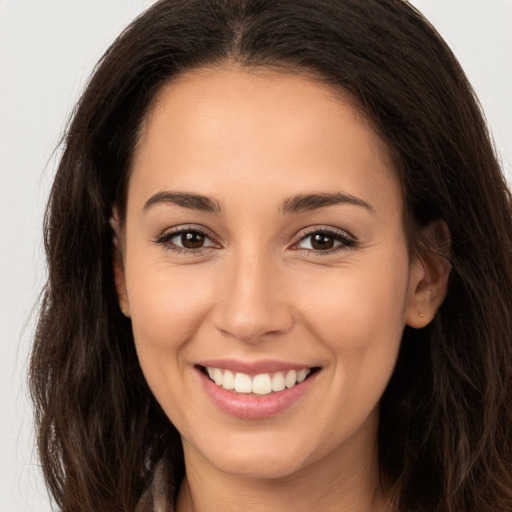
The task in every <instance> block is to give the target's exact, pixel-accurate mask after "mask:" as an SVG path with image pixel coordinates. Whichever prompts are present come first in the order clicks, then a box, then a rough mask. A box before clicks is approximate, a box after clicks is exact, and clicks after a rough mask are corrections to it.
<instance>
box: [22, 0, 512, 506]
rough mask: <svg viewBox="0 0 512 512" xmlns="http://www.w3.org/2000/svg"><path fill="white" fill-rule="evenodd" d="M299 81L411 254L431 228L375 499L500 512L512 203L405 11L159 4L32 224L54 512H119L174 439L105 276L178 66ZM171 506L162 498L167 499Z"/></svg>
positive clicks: (385, 420)
mask: <svg viewBox="0 0 512 512" xmlns="http://www.w3.org/2000/svg"><path fill="white" fill-rule="evenodd" d="M228 61H229V62H236V63H238V64H239V65H241V66H248V67H273V68H275V67H277V68H282V69H283V70H288V71H290V70H291V71H293V70H299V71H301V70H302V71H307V72H308V73H311V74H312V75H313V76H315V77H317V79H318V80H319V81H322V82H326V83H328V84H330V85H332V86H333V87H335V88H339V89H340V90H342V91H344V92H345V93H348V94H349V95H350V96H351V97H352V98H353V100H354V101H355V103H356V104H357V105H358V107H359V108H360V109H361V111H362V112H363V113H364V114H365V115H366V116H367V117H368V119H369V120H370V121H371V122H372V123H373V125H374V126H375V128H376V130H377V131H378V133H379V135H380V136H381V137H382V139H383V140H384V142H385V143H386V144H387V146H388V147H389V148H390V150H391V151H392V153H393V155H394V157H395V164H396V165H395V166H396V172H397V175H398V179H399V181H400V183H401V187H402V190H403V196H404V203H405V216H406V220H405V223H406V225H407V229H408V235H409V238H410V244H411V248H412V250H421V251H428V250H435V247H432V243H431V241H429V240H422V239H421V236H420V235H418V233H421V227H422V226H424V225H426V224H427V223H429V222H431V221H433V220H436V219H442V220H443V221H444V222H445V223H446V225H447V226H448V229H449V231H450V237H451V245H450V248H449V249H448V248H446V255H447V257H448V258H449V259H450V263H451V265H452V274H451V280H450V284H449V291H448V294H447V296H446V299H445V301H444V303H443V305H442V306H441V308H440V310H439V312H438V313H437V315H436V317H435V319H434V321H433V322H432V323H431V324H430V325H429V326H428V327H427V328H425V329H422V330H413V329H410V328H406V330H405V332H404V336H403V340H402V347H401V352H400V355H399V360H398V363H397V366H396V369H395V372H394V374H393V376H392V379H391V381H390V383H389V385H388V388H387V390H386V392H385V394H384V396H383V398H382V403H381V417H380V431H379V457H380V467H381V473H382V481H383V485H385V486H386V489H387V491H388V493H389V494H390V496H392V499H393V507H394V510H396V511H401V512H427V511H428V512H498V511H499V512H501V511H503V512H505V511H507V510H512V315H511V312H512V203H511V196H510V192H509V190H508V188H507V185H506V182H505V179H504V177H503V174H502V172H501V170H500V166H499V164H498V162H497V158H496V156H495V153H494V151H493V146H492V143H491V142H490V137H489V134H488V132H487V129H486V126H485V123H484V120H483V116H482V113H481V111H480V109H479V105H478V102H477V100H476V99H475V96H474V93H473V91H472V89H471V87H470V85H469V84H468V82H467V79H466V77H465V76H464V73H463V71H462V70H461V68H460V66H459V64H458V63H457V61H456V59H455V57H454V56H453V54H452V53H451V51H450V50H449V49H448V47H447V46H446V44H445V43H444V41H443V40H442V39H441V38H440V36H439V35H438V34H437V33H436V32H435V30H434V29H433V28H432V27H431V26H430V25H429V23H428V22H427V21H426V20H425V19H424V18H423V17H422V16H421V15H420V14H419V13H418V12H417V11H416V10H415V9H414V8H412V7H411V6H410V5H409V4H408V3H407V2H405V1H403V0H365V1H361V0H281V1H276V2H268V1H265V0H160V1H159V2H157V3H155V4H154V5H153V6H152V7H150V8H149V9H148V10H147V11H146V12H145V13H144V14H142V15H141V16H140V17H139V18H137V19H136V20H135V21H134V22H133V23H132V24H131V25H130V26H129V27H128V28H127V29H126V30H125V31H124V32H123V34H121V36H120V37H119V38H118V39H117V40H116V41H115V42H114V44H113V45H112V46H111V48H110V49H109V50H108V51H107V52H106V53H105V55H104V56H103V58H102V60H101V61H100V63H99V65H98V67H97V69H96V71H95V73H94V75H93V76H92V78H91V80H90V82H89V84H88V86H87V88H86V90H85V92H84V94H83V96H82V98H81V100H80V102H79V104H78V107H77V109H76V111H75V113H74V115H73V118H72V120H71V122H70V125H69V128H68V131H67V134H66V137H65V140H64V151H63V155H62V159H61V161H60V165H59V167H58V170H57V174H56V177H55V181H54V185H53V188H52V192H51V197H50V200H49V203H48V208H47V212H46V218H45V248H46V255H47V261H48V269H49V276H48V281H47V284H46V286H45V289H44V294H43V299H42V303H41V309H40V318H39V323H38V327H37V332H36V335H35V341H34V348H33V354H32V360H31V368H30V383H31V391H32V396H33V400H34V404H35V410H36V421H37V428H38V443H39V453H40V457H41V463H42V468H43V471H44V475H45V478H46V481H47V485H48V488H49V490H50V492H51V494H52V496H53V498H54V500H55V502H56V503H57V505H58V506H59V507H60V509H62V510H63V511H64V512H91V511H107V510H108V511H115V510H119V511H121V510H122V511H130V510H135V508H136V506H137V503H138V502H139V501H140V499H141V496H142V495H143V494H144V492H145V491H147V489H148V487H149V486H150V483H151V481H152V479H153V475H154V473H155V468H156V467H157V465H158V463H159V461H161V460H162V459H163V460H165V461H166V462H167V464H168V465H169V466H170V472H171V476H172V478H173V479H174V482H175V484H176V486H177V484H178V482H179V481H180V479H181V478H182V476H183V472H184V468H183V455H182V449H181V443H180V438H179V434H178V432H177V430H176V429H175V428H174V426H173V425H172V424H171V423H170V421H169V420H168V419H167V417H166V416H165V414H164V413H163V411H162V410H161V408H160V406H159V405H158V403H157V402H156V400H155V399H154V397H153V396H152V394H151V392H150V390H149V388H148V386H147V384H146V382H145V379H144V376H143V375H142V371H141V369H140V367H139V364H138V360H137V355H136V353H135V348H134V342H133V334H132V331H131V325H130V321H129V320H128V319H127V318H125V317H124V316H123V315H122V314H121V312H120V311H119V306H118V301H117V296H116V291H115V286H114V277H113V271H112V236H113V233H112V229H111V227H110V224H109V218H110V216H111V212H112V209H113V208H114V207H116V208H117V209H118V211H119V213H120V216H121V218H122V216H123V212H124V208H125V202H126V189H127V183H128V179H129V170H130V163H131V156H132V153H133V150H134V147H135V145H136V143H137V138H138V133H139V131H140V127H141V124H142V122H143V120H144V116H145V114H146V113H147V111H148V109H149V107H150V105H151V103H152V101H153V99H154V98H155V95H156V93H157V92H158V91H159V89H160V88H161V87H162V86H163V85H164V84H165V83H166V82H168V81H169V80H171V79H172V78H173V77H175V76H177V75H179V74H180V73H182V72H183V71H185V70H187V69H192V68H197V67H200V66H217V65H221V64H222V63H224V62H228ZM172 499H173V496H170V497H169V500H170V501H172Z"/></svg>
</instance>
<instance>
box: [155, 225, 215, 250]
mask: <svg viewBox="0 0 512 512" xmlns="http://www.w3.org/2000/svg"><path fill="white" fill-rule="evenodd" d="M156 243H158V244H160V245H162V246H163V247H164V249H165V250H169V251H174V252H176V253H183V252H187V251H188V252H190V253H200V252H201V250H202V249H210V248H214V247H217V245H216V244H215V242H214V241H213V240H212V239H211V238H210V237H209V236H208V235H207V234H206V233H203V231H201V230H199V229H188V228H185V229H180V230H177V231H174V232H171V233H166V234H164V235H162V236H161V237H160V238H158V239H157V240H156Z"/></svg>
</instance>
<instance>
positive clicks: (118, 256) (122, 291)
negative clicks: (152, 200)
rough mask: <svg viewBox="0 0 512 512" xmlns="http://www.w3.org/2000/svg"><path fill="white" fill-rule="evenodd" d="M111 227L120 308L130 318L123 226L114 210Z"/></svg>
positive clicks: (113, 260)
mask: <svg viewBox="0 0 512 512" xmlns="http://www.w3.org/2000/svg"><path fill="white" fill-rule="evenodd" d="M110 226H111V228H112V231H113V232H114V235H113V237H112V267H113V271H114V284H115V287H116V291H117V299H118V301H119V308H120V309H121V312H122V313H123V315H124V316H126V317H130V304H129V302H128V293H127V291H126V276H125V270H124V251H123V244H122V237H121V225H120V221H119V214H118V212H117V209H115V208H114V211H113V212H112V217H111V218H110Z"/></svg>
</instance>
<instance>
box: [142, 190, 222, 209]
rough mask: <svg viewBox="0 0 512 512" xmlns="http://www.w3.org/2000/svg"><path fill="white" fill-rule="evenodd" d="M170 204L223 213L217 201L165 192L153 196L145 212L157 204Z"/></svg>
mask: <svg viewBox="0 0 512 512" xmlns="http://www.w3.org/2000/svg"><path fill="white" fill-rule="evenodd" d="M161 203H170V204H174V205H177V206H181V207H182V208H189V209H190V210H201V211H203V212H208V213H215V214H219V213H221V211H222V209H221V207H220V204H219V203H218V202H217V201H214V200H213V199H211V198H209V197H208V196H203V195H200V194H191V193H189V192H170V191H167V190H163V191H161V192H157V193H156V194H154V195H153V196H151V197H150V198H149V199H148V200H147V201H146V202H145V204H144V208H143V209H144V211H148V210H149V209H150V208H152V207H153V206H155V205H157V204H161Z"/></svg>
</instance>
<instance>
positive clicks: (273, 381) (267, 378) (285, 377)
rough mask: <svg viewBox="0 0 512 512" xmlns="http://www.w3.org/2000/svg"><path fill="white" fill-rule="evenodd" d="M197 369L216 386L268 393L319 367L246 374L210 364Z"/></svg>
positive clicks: (262, 393)
mask: <svg viewBox="0 0 512 512" xmlns="http://www.w3.org/2000/svg"><path fill="white" fill-rule="evenodd" d="M199 369H200V370H201V371H202V372H203V373H204V374H205V375H207V376H208V377H209V379H210V380H211V381H212V382H214V383H215V384H216V385H217V386H219V387H221V388H223V389H226V390H229V391H234V392H235V393H243V394H254V395H270V394H271V393H278V392H280V391H283V390H285V389H290V388H293V387H295V386H297V385H298V384H300V383H301V382H304V381H305V380H306V379H308V378H309V377H310V376H311V375H313V374H314V373H316V372H317V371H318V370H319V368H316V367H313V368H301V369H297V370H288V371H280V372H273V373H259V374H257V375H253V376H251V375H248V374H246V373H242V372H232V371H231V370H224V369H221V368H214V367H211V366H199Z"/></svg>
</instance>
